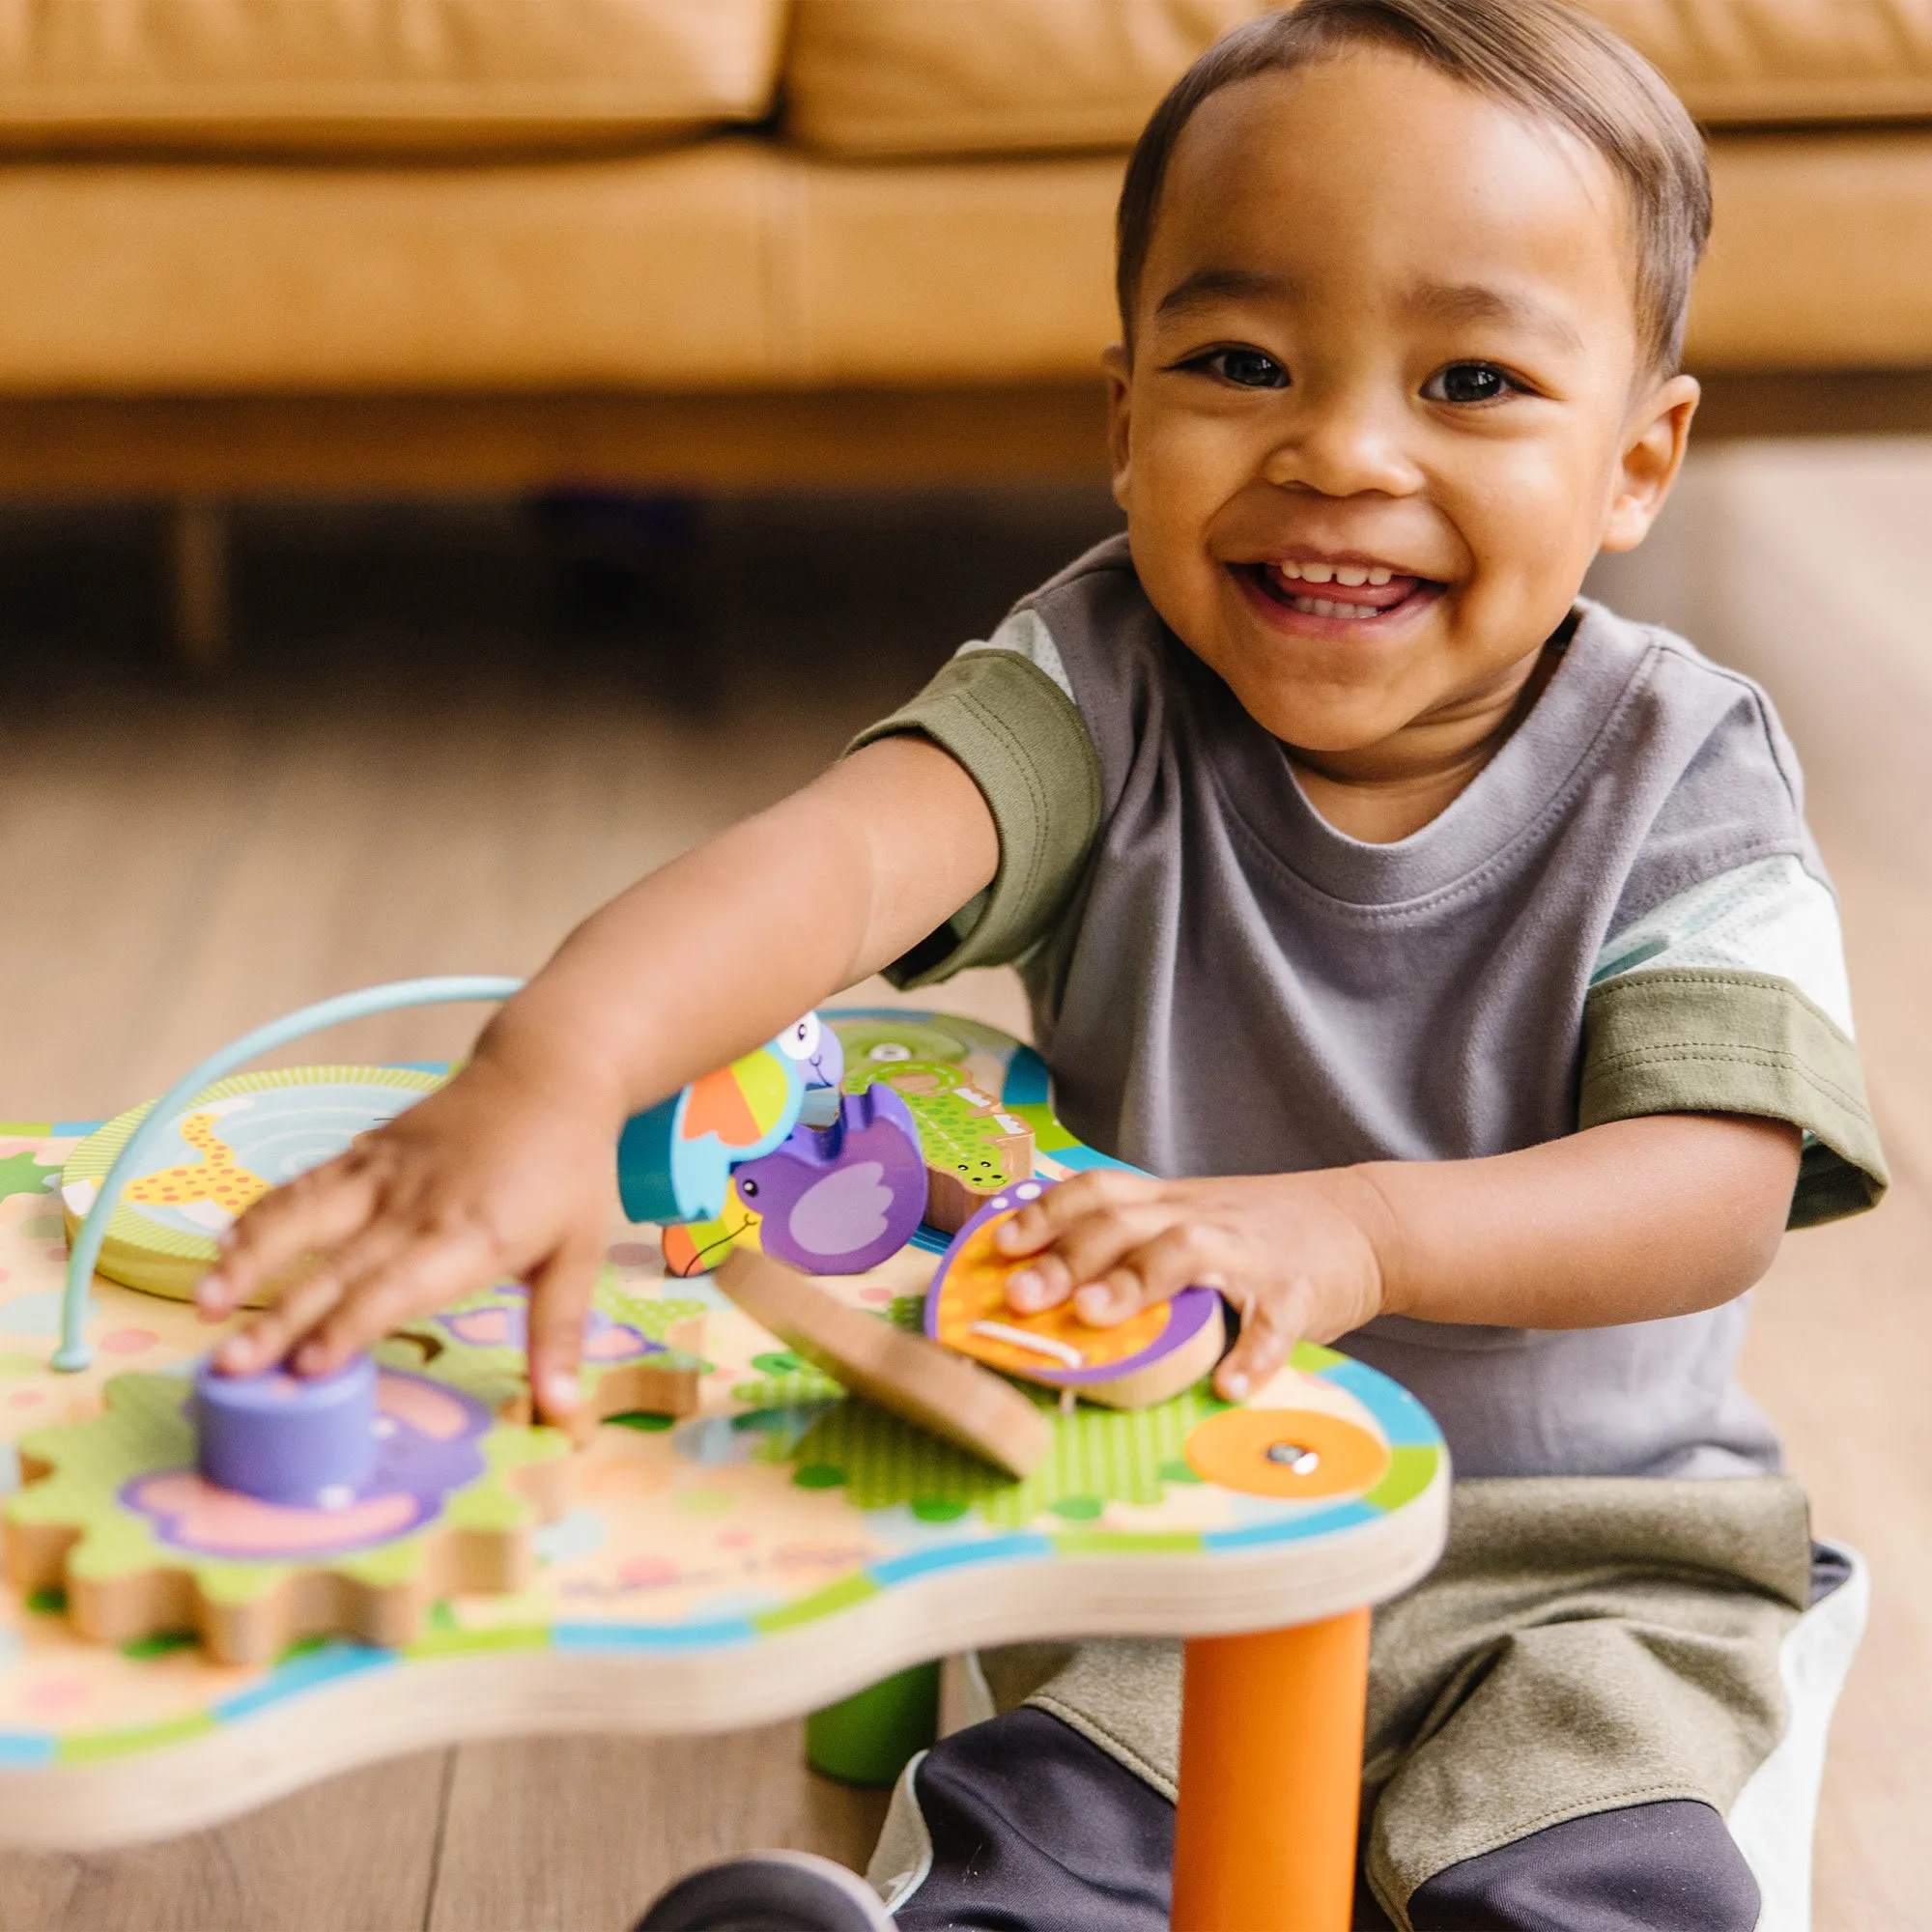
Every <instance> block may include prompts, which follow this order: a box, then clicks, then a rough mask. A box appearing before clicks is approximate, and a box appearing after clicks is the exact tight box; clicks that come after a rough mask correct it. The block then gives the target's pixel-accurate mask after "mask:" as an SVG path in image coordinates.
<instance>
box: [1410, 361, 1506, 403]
mask: <svg viewBox="0 0 1932 1932" xmlns="http://www.w3.org/2000/svg"><path fill="white" fill-rule="evenodd" d="M1515 387H1516V384H1514V383H1512V382H1511V381H1510V379H1509V378H1508V377H1507V376H1505V375H1504V374H1503V372H1502V371H1501V370H1500V369H1498V368H1497V367H1496V365H1495V364H1494V363H1493V362H1452V363H1450V364H1449V366H1448V367H1447V368H1446V369H1438V370H1437V371H1436V372H1435V375H1433V376H1432V377H1430V379H1429V380H1428V382H1426V383H1425V384H1423V385H1422V393H1423V395H1424V396H1426V397H1427V398H1428V399H1429V401H1431V402H1432V403H1493V402H1495V401H1496V400H1497V399H1498V398H1500V397H1503V396H1506V395H1508V394H1509V393H1510V392H1511V391H1512V390H1513V389H1514V388H1515Z"/></svg>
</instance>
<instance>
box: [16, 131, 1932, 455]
mask: <svg viewBox="0 0 1932 1932" xmlns="http://www.w3.org/2000/svg"><path fill="white" fill-rule="evenodd" d="M1712 164H1713V173H1714V177H1715V180H1716V185H1717V195H1718V225H1717V237H1716V241H1715V244H1714V246H1713V248H1712V251H1711V256H1710V259H1709V260H1708V261H1707V262H1706V264H1705V266H1704V270H1703V271H1702V273H1701V274H1700V275H1699V277H1698V282H1697V289H1696V296H1695V300H1694V302H1693V305H1692V310H1691V322H1690V356H1691V360H1692V362H1693V364H1697V365H1701V366H1703V367H1707V368H1772V369H1778V368H1795V369H1803V368H1822V369H1831V368H1852V367H1859V366H1865V367H1872V368H1886V367H1916V366H1921V365H1922V364H1923V362H1924V360H1925V345H1926V344H1927V343H1928V342H1932V275H1928V273H1927V271H1926V266H1925V265H1926V264H1927V263H1928V262H1932V130H1922V131H1911V132H1904V133H1897V134H1889V135H1878V134H1872V133H1811V134H1804V135H1798V136H1791V137H1772V136H1766V135H1761V134H1733V135H1725V136H1720V137H1719V139H1718V140H1717V141H1716V142H1715V143H1714V144H1713V152H1712ZM1120 177H1121V159H1120V157H1119V156H1115V155H1108V156H1083V157H1080V158H1077V159H1071V160H1065V159H1064V160H1016V161H941V162H923V163H920V164H918V165H915V166H908V167H895V168H867V167H854V166H852V165H851V164H850V163H849V162H842V161H829V160H820V159H814V158H813V157H810V156H803V155H800V154H799V153H798V152H797V151H796V150H792V149H786V148H782V147H780V146H777V145H776V144H774V143H772V142H769V141H763V140H758V139H754V138H727V139H723V140H716V141H706V142H700V143H697V144H695V145H693V146H690V147H679V148H673V149H670V150H668V152H664V153H658V154H650V155H642V156H628V155H627V156H596V157H588V158H585V157H578V158H572V159H561V160H554V161H547V162H545V163H543V164H541V165H530V164H528V163H525V162H517V163H513V164H509V163H506V164H502V165H497V166H494V167H465V168H445V167H434V168H425V167H355V168H346V167H340V166H325V165H307V166H304V165H283V166H277V167H270V168H237V167H227V166H217V165H212V164H204V163H195V164H173V165H155V164H152V163H131V162H118V163H117V162H97V163H88V164H65V165H59V166H46V165H39V164H31V165H29V164H19V163H16V164H14V165H13V166H11V167H0V262H5V263H6V265H7V272H6V274H5V275H0V392H10V393H13V394H15V395H33V394H43V395H45V394H69V395H76V394H78V395H87V394H102V393H106V394H144V393H145V394H156V393H160V394H176V395H191V394H215V395H220V394H236V393H246V392H249V391H270V392H281V393H290V392H302V391H334V392H338V393H341V392H349V393H355V392H358V391H369V390H385V389H386V390H413V391H440V392H443V393H450V392H455V393H459V394H460V393H464V392H476V391H484V392H489V391H517V390H555V389H560V388H580V389H586V390H593V389H600V388H620V389H621V388H636V389H643V390H659V391H663V390H679V389H719V388H725V389H732V388H739V389H758V388H771V387H775V386H776V387H809V386H814V385H825V386H835V387H836V386H840V385H849V386H876V387H883V388H892V387H895V386H901V385H920V384H1009V383H1016V382H1039V381H1049V382H1050V381H1075V382H1079V381H1093V382H1095V383H1097V381H1098V358H1099V354H1100V351H1101V350H1102V348H1103V347H1104V346H1105V345H1106V344H1107V343H1108V342H1110V341H1111V340H1113V338H1114V336H1115V335H1116V333H1117V327H1116V324H1115V320H1114V309H1113V289H1112V281H1113V277H1112V273H1111V268H1112V250H1111V243H1112V219H1111V217H1112V213H1113V204H1114V196H1115V194H1116V193H1117V192H1118V191H1119V187H1120ZM1094 460H1095V463H1096V464H1097V463H1098V462H1099V461H1100V453H1099V451H1098V450H1097V449H1096V450H1095V453H1094Z"/></svg>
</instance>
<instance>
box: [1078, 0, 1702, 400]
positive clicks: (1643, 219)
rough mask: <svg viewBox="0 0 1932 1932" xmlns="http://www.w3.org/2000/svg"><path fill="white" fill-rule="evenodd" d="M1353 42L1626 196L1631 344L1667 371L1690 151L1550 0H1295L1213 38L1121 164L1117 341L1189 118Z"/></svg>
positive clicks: (1694, 145)
mask: <svg viewBox="0 0 1932 1932" xmlns="http://www.w3.org/2000/svg"><path fill="white" fill-rule="evenodd" d="M1365 47H1391V48H1395V49H1397V50H1399V51H1400V52H1403V53H1406V54H1408V55H1410V56H1411V57H1412V58H1414V59H1416V60H1418V61H1420V62H1422V63H1423V65H1425V66H1427V67H1431V68H1434V69H1435V71H1437V72H1439V73H1444V74H1447V75H1448V76H1449V77H1450V79H1452V80H1459V81H1461V82H1463V85H1464V86H1467V87H1472V88H1474V89H1476V90H1477V91H1478V92H1479V93H1482V94H1487V95H1489V96H1491V97H1492V99H1496V100H1500V101H1502V102H1504V103H1505V104H1507V105H1509V106H1511V107H1516V108H1519V109H1520V110H1522V111H1523V112H1524V113H1526V114H1528V115H1530V116H1531V117H1533V118H1534V119H1536V120H1539V121H1544V122H1548V123H1550V124H1553V125H1554V126H1556V127H1558V128H1564V129H1566V130H1567V131H1569V132H1570V133H1572V134H1575V135H1576V136H1577V138H1578V139H1579V140H1581V141H1583V142H1585V143H1586V144H1587V145H1588V146H1590V147H1591V148H1594V149H1595V150H1596V151H1597V153H1598V154H1600V155H1602V156H1603V157H1604V158H1605V160H1606V161H1607V162H1608V163H1609V164H1610V166H1611V168H1612V169H1613V170H1614V171H1615V173H1616V175H1617V178H1618V179H1619V180H1620V181H1621V182H1622V183H1623V185H1624V188H1625V191H1626V193H1627V194H1628V196H1629V198H1630V207H1631V217H1632V220H1631V225H1632V230H1633V238H1634V241H1635V246H1636V264H1635V270H1636V272H1635V302H1636V319H1637V335H1638V341H1639V345H1640V348H1641V350H1642V353H1643V355H1644V356H1645V357H1646V359H1647V361H1648V362H1649V364H1650V366H1651V367H1653V368H1654V369H1656V370H1657V371H1659V372H1660V373H1665V374H1667V373H1669V372H1671V371H1673V370H1675V369H1676V367H1677V365H1678V360H1679V357H1680V356H1681V355H1682V354H1683V348H1684V318H1685V312H1686V310H1687V309H1688V307H1689V305H1690V276H1691V273H1692V271H1693V270H1695V269H1696V266H1697V260H1698V257H1699V256H1700V255H1702V253H1703V252H1704V242H1705V241H1706V239H1707V238H1708V236H1709V235H1710V232H1711V178H1710V173H1709V170H1708V168H1707V166H1706V163H1705V157H1704V143H1703V140H1702V137H1701V136H1700V135H1699V134H1698V132H1697V129H1696V127H1695V126H1694V124H1693V123H1692V122H1691V119H1690V115H1689V114H1688V113H1687V112H1686V111H1685V108H1684V104H1683V102H1682V101H1680V100H1679V99H1677V97H1676V96H1675V95H1674V94H1672V93H1671V91H1670V89H1669V87H1668V85H1667V84H1666V83H1665V81H1664V79H1663V76H1662V74H1660V73H1659V72H1658V71H1657V70H1656V69H1655V68H1654V67H1652V66H1651V65H1650V63H1649V62H1648V61H1647V60H1645V59H1644V58H1643V56H1642V55H1641V54H1639V53H1637V52H1636V50H1635V49H1634V48H1633V47H1631V46H1628V45H1626V43H1624V42H1622V41H1620V40H1619V39H1618V38H1617V37H1616V35H1614V34H1613V33H1611V32H1610V31H1609V29H1608V28H1607V27H1605V26H1602V25H1600V24H1599V23H1598V22H1597V21H1595V20H1593V19H1591V18H1589V17H1588V15H1586V14H1579V13H1577V11H1576V10H1575V9H1574V8H1571V7H1568V6H1565V5H1563V4H1562V0H1301V4H1300V5H1299V6H1297V7H1294V8H1293V10H1291V11H1288V12H1284V13H1280V14H1268V15H1266V16H1265V17H1264V18H1262V19H1259V20H1252V21H1250V22H1249V23H1248V24H1247V25H1246V26H1243V27H1237V28H1236V29H1235V30H1234V32H1233V33H1230V34H1227V35H1225V36H1224V37H1223V38H1222V39H1220V40H1219V41H1217V42H1215V43H1214V44H1213V45H1212V46H1211V47H1209V48H1208V51H1207V52H1206V53H1204V54H1203V55H1202V56H1201V58H1200V59H1199V60H1197V61H1196V62H1195V63H1194V65H1193V66H1192V67H1191V68H1189V69H1188V70H1187V71H1186V72H1185V73H1184V74H1182V75H1181V76H1180V78H1179V80H1178V81H1176V82H1175V84H1174V86H1173V87H1172V88H1171V89H1169V91H1168V94H1167V97H1166V99H1163V100H1162V101H1161V103H1160V105H1159V106H1158V107H1156V108H1155V109H1154V111H1153V117H1152V119H1151V120H1150V121H1149V122H1148V125H1147V127H1146V128H1144V129H1143V130H1142V133H1141V137H1140V140H1139V141H1138V142H1137V143H1136V144H1135V147H1134V153H1133V158H1132V159H1131V160H1130V161H1129V162H1128V163H1127V178H1126V181H1125V183H1124V184H1123V185H1122V189H1121V204H1120V211H1119V214H1118V217H1117V223H1116V232H1117V236H1118V247H1117V255H1116V261H1117V269H1116V284H1115V286H1116V293H1117V295H1118V297H1119V299H1120V304H1121V327H1122V330H1123V331H1124V332H1125V334H1126V339H1127V341H1128V343H1129V344H1130V345H1131V343H1132V340H1133V304H1134V299H1135V297H1136V295H1137V294H1138V292H1139V288H1140V279H1141V270H1143V268H1144V267H1145V266H1146V263H1147V254H1148V247H1149V243H1150V242H1151V239H1152V235H1153V224H1154V217H1155V215H1156V214H1157V213H1158V212H1159V206H1160V192H1161V185H1162V183H1163V181H1164V180H1165V178H1166V175H1167V166H1168V161H1169V158H1170V156H1172V155H1173V153H1174V144H1175V143H1176V141H1178V140H1179V138H1180V132H1181V129H1182V128H1185V127H1186V125H1187V123H1188V120H1189V119H1190V117H1191V116H1192V115H1193V113H1194V110H1195V109H1196V108H1197V107H1199V106H1200V105H1201V103H1202V102H1203V101H1204V100H1206V99H1208V96H1209V95H1210V94H1216V93H1219V91H1220V90H1221V89H1222V88H1224V87H1229V86H1232V85H1233V84H1234V83H1235V82H1236V81H1238V80H1248V79H1252V78H1253V77H1254V76H1255V75H1257V74H1264V73H1281V72H1289V71H1293V70H1294V69H1296V68H1302V67H1309V66H1312V65H1314V64H1315V63H1316V62H1318V61H1322V60H1329V59H1333V58H1335V57H1336V56H1338V55H1343V54H1347V53H1350V52H1353V51H1355V50H1357V49H1360V48H1365Z"/></svg>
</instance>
